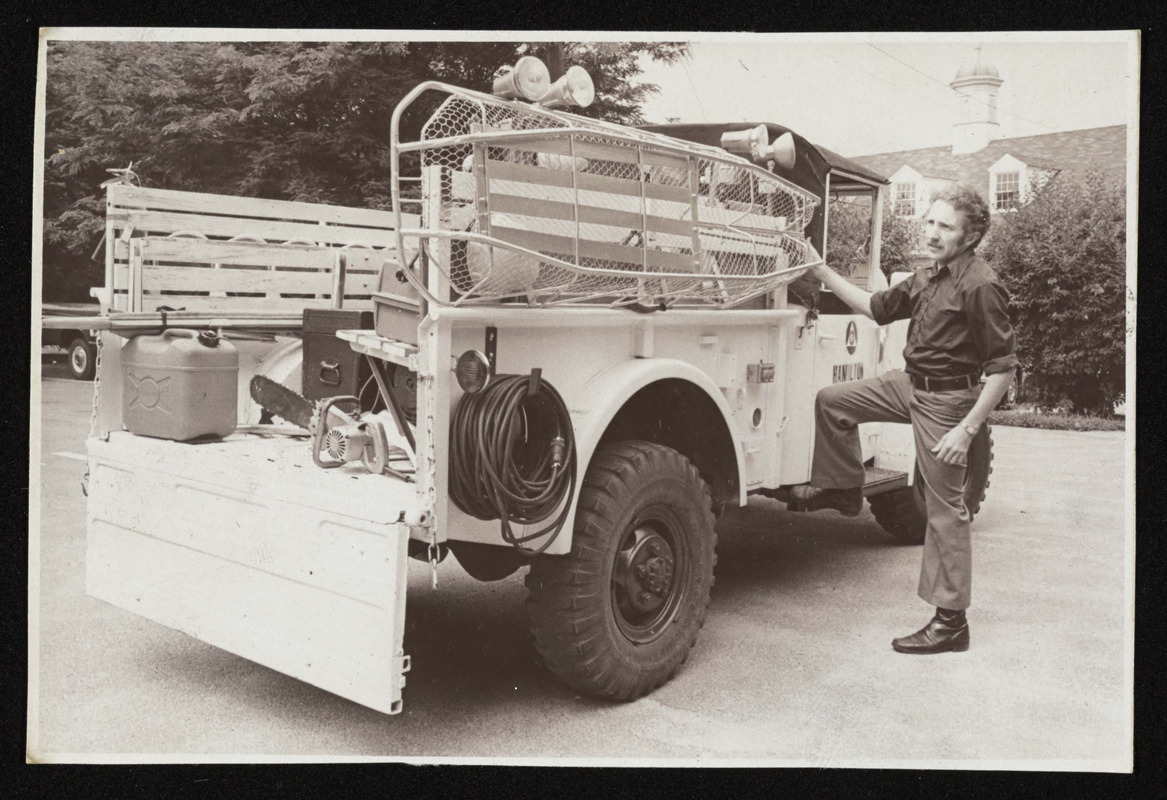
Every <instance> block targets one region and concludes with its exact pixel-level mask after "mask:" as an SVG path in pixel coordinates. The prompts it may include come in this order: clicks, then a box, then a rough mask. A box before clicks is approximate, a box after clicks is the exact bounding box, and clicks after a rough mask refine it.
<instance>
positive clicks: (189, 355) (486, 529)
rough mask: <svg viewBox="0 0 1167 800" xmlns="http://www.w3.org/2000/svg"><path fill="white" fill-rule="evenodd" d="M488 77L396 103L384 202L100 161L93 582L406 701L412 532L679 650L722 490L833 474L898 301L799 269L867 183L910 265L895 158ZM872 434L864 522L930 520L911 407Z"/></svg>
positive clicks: (887, 355)
mask: <svg viewBox="0 0 1167 800" xmlns="http://www.w3.org/2000/svg"><path fill="white" fill-rule="evenodd" d="M493 89H494V91H493V93H491V94H487V93H482V92H478V91H473V90H469V89H463V88H458V87H454V86H449V85H446V84H442V83H437V82H427V83H423V84H421V85H419V86H417V87H416V88H415V89H413V90H412V91H411V92H410V93H409V94H408V95H407V96H406V97H405V98H404V99H403V100H402V101H401V103H400V104H399V105H398V106H397V108H396V110H395V112H394V114H393V118H392V123H391V130H390V137H391V157H392V195H393V208H392V210H391V211H382V210H372V209H354V208H342V207H336V206H324V205H314V204H307V203H294V202H286V201H268V200H259V199H254V198H231V197H221V196H212V195H200V194H194V193H187V192H175V191H167V190H158V189H150V188H142V187H140V186H134V185H126V184H123V183H116V184H114V185H110V186H108V187H107V222H106V238H105V253H106V273H105V286H104V287H102V288H101V289H98V290H95V295H96V296H97V298H98V300H99V301H100V303H101V305H102V313H101V315H100V317H98V318H94V319H92V320H88V321H87V322H88V323H89V324H91V325H92V327H94V328H95V329H98V330H100V331H101V332H100V336H99V345H100V346H99V349H98V353H97V356H98V358H97V360H98V367H97V380H96V382H95V397H94V407H93V424H92V430H91V435H90V437H89V441H88V458H89V472H88V478H87V481H88V487H87V489H88V526H87V538H88V551H87V557H86V586H87V591H88V593H89V594H90V595H92V596H94V597H97V598H100V599H102V600H105V601H107V602H110V603H112V604H114V605H116V606H118V607H120V608H122V609H126V610H128V611H132V612H134V613H136V614H139V615H142V616H144V617H146V618H148V619H151V620H153V621H155V622H158V623H161V624H162V625H166V626H168V627H171V628H175V629H177V630H180V631H183V632H185V633H187V634H190V635H191V636H194V637H196V638H198V639H200V640H202V641H204V642H208V643H210V644H212V645H215V646H217V647H220V648H223V649H225V650H227V651H230V652H232V653H235V654H238V655H240V656H243V657H245V658H248V659H251V660H253V661H256V662H258V663H260V664H263V665H266V666H268V667H270V668H272V669H275V670H278V671H281V672H284V673H286V674H288V675H291V676H294V677H296V678H298V679H301V680H304V681H306V682H308V683H310V684H313V685H316V686H318V687H321V688H323V689H325V690H327V691H330V692H333V693H336V694H338V695H341V696H344V697H346V698H349V699H352V700H354V701H356V702H358V703H361V704H364V705H366V706H369V707H372V708H374V709H377V710H379V711H383V712H387V713H396V712H398V711H400V709H401V702H402V688H403V686H404V684H405V673H406V672H407V671H408V670H409V668H410V660H409V657H408V656H407V655H406V654H405V653H404V651H403V648H402V640H403V629H404V619H405V609H406V602H405V594H406V565H407V560H408V559H409V558H414V559H420V560H423V561H427V562H428V563H429V565H430V570H431V572H432V585H433V587H435V588H436V587H437V586H438V578H439V573H440V569H439V563H440V562H442V561H443V560H445V558H446V556H447V555H448V554H453V556H454V559H456V560H457V562H458V563H459V564H460V565H461V566H462V567H463V568H464V569H465V571H466V572H468V573H469V574H470V575H471V576H473V577H474V578H477V579H480V580H484V581H491V580H499V579H503V578H505V577H507V576H510V575H512V574H514V573H515V572H517V571H519V570H526V576H525V581H526V587H527V589H528V599H527V603H526V613H527V615H528V618H529V624H530V630H531V633H532V636H533V639H534V647H535V648H536V649H537V650H538V653H539V655H540V656H541V660H542V662H543V663H544V664H545V665H546V667H547V668H548V669H550V670H551V671H552V672H553V673H555V675H557V676H558V677H559V678H561V679H562V680H563V681H564V682H566V683H567V684H569V685H570V686H572V687H574V688H575V689H576V690H579V691H582V692H587V693H590V694H593V695H597V696H601V697H606V698H613V699H622V700H628V699H633V698H636V697H639V696H642V695H644V694H646V693H648V692H651V691H652V690H653V689H655V688H656V687H658V686H660V685H661V684H662V683H664V682H665V681H667V680H669V679H670V678H671V677H672V676H673V675H674V674H675V673H676V672H677V670H678V669H679V668H680V666H681V664H682V663H683V662H684V661H685V659H686V657H687V655H688V653H689V651H690V649H691V648H692V647H693V646H694V645H695V643H696V641H697V634H698V631H699V629H700V628H701V627H702V625H703V623H704V621H705V617H706V610H707V608H708V606H709V603H710V592H711V589H712V587H713V582H714V566H715V563H716V552H715V545H716V533H715V522H716V520H717V516H718V514H719V513H720V512H721V510H722V509H724V508H726V507H730V506H740V505H744V504H745V503H746V502H747V500H748V499H749V498H750V497H751V496H754V495H763V496H768V497H772V498H776V499H779V500H782V499H784V497H785V496H786V495H785V492H786V490H787V489H788V487H790V486H793V485H796V484H800V483H804V482H806V481H807V480H808V479H809V474H810V462H811V455H812V453H811V449H812V443H813V423H814V414H813V409H814V398H815V394H816V392H817V391H818V390H819V389H820V388H822V387H823V386H825V385H829V384H831V383H835V382H840V381H849V380H855V379H860V378H864V377H870V376H872V375H877V374H879V373H880V372H881V371H883V370H885V369H888V368H892V367H896V366H900V365H901V364H902V361H899V362H897V359H898V358H900V352H901V350H902V346H903V338H904V327H905V325H906V323H899V324H897V325H893V326H891V327H890V328H889V329H886V330H882V331H881V330H880V329H878V328H877V327H876V326H875V324H874V323H873V322H871V321H870V320H868V319H866V318H864V317H861V316H858V315H854V314H851V313H849V312H848V311H847V310H846V309H845V307H844V306H843V304H842V303H840V302H838V301H837V299H835V298H834V297H833V296H831V295H830V293H829V292H825V291H821V287H820V286H819V285H818V284H817V283H815V282H813V281H810V280H809V275H806V273H807V270H808V268H809V267H810V266H812V265H814V264H815V263H817V262H818V261H819V260H820V258H822V257H823V255H825V254H827V253H828V252H833V251H831V249H830V248H831V245H830V244H828V242H829V241H830V239H829V236H828V234H829V231H830V228H831V225H832V218H833V217H834V216H835V215H836V214H837V213H840V212H838V211H837V210H836V209H842V210H843V211H846V212H847V213H851V214H854V213H855V211H856V210H858V211H859V212H862V214H863V222H862V226H863V228H862V230H863V235H862V236H861V237H860V239H859V241H858V244H854V243H851V244H848V245H847V246H846V248H845V249H847V250H848V252H847V254H846V255H848V257H850V258H851V259H852V261H854V264H853V265H852V266H853V269H852V270H851V276H850V280H852V281H854V282H856V283H859V284H861V285H862V286H863V287H864V288H866V289H868V290H877V289H881V288H885V287H886V286H887V281H886V279H885V278H884V276H883V274H882V273H881V272H880V270H879V268H878V264H879V242H880V209H881V207H882V204H883V203H882V201H883V193H884V187H885V185H886V180H885V179H883V178H882V177H880V176H878V175H875V174H873V173H871V172H869V171H868V170H865V169H863V168H862V167H860V166H859V165H857V164H854V163H852V162H850V161H848V160H847V159H845V158H842V157H840V156H838V155H836V154H834V153H831V152H830V151H828V150H826V149H825V148H821V147H815V146H814V145H812V144H810V143H809V142H807V141H806V140H805V139H803V138H802V137H800V136H798V135H796V134H794V133H793V132H791V131H789V130H787V129H785V128H783V127H781V126H778V125H774V124H761V125H759V124H744V123H736V124H727V125H711V124H703V125H669V126H659V127H650V128H629V127H624V126H620V125H615V124H610V123H606V122H602V121H598V120H594V119H589V118H585V117H583V116H579V115H576V114H573V113H569V112H567V111H565V110H563V109H564V107H565V106H573V105H575V106H586V105H587V104H588V103H590V101H591V98H592V94H593V90H592V85H591V80H590V78H588V76H587V74H586V73H585V72H583V71H582V70H581V69H579V68H576V67H573V68H571V69H569V70H568V71H567V73H566V74H565V75H564V76H563V78H561V79H560V80H559V81H557V82H555V83H554V84H551V83H550V81H549V79H548V75H547V71H546V68H545V67H543V65H542V64H541V63H540V62H539V61H538V60H537V59H533V58H530V57H527V58H524V59H522V60H521V61H520V62H519V64H517V65H516V67H515V69H514V70H512V71H511V72H509V73H507V74H506V75H504V76H503V77H502V78H500V79H498V80H497V81H496V83H495V86H494V87H493ZM431 109H435V110H432V111H431ZM852 251H853V252H852ZM861 433H862V445H863V451H864V458H865V459H867V468H868V469H867V472H868V479H867V486H866V488H865V493H866V494H867V495H868V497H869V501H870V504H871V507H872V510H873V512H874V514H875V518H876V520H877V521H878V522H879V524H881V525H882V526H883V527H884V528H885V529H886V530H887V531H888V532H890V533H891V534H892V535H893V536H895V537H896V538H898V539H900V540H902V541H905V542H919V541H922V539H923V533H924V515H923V506H922V503H923V501H922V497H921V496H920V495H919V493H918V492H917V491H916V486H917V484H918V481H917V480H916V478H915V475H914V472H913V465H914V453H913V452H912V441H911V436H910V430H909V429H908V428H907V426H903V425H891V424H887V425H879V424H872V425H865V426H863V429H862V431H861ZM990 448H991V444H990V442H989V440H988V437H987V432H986V433H985V434H983V435H982V438H981V439H980V440H978V444H977V445H975V446H974V449H973V452H972V456H971V464H972V466H971V468H970V469H969V482H968V486H967V490H966V495H967V501H968V505H969V508H970V510H973V511H974V512H975V510H976V509H977V508H978V507H979V504H980V501H981V499H982V498H983V494H984V490H985V487H986V486H987V478H988V471H989V461H990V456H991V453H990ZM443 569H444V567H443ZM433 635H441V634H440V632H437V631H435V632H434V633H433ZM420 666H422V665H419V667H420Z"/></svg>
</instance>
